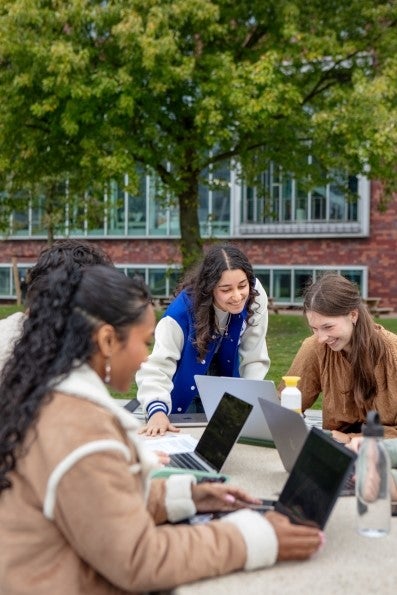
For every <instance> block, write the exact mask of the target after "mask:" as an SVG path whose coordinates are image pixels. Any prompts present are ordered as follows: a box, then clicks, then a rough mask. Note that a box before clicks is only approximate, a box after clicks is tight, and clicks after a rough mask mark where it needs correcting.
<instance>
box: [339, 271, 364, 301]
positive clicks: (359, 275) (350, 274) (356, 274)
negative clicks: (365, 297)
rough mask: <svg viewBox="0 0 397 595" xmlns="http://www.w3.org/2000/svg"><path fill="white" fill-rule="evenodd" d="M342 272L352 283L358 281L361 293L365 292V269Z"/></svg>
mask: <svg viewBox="0 0 397 595" xmlns="http://www.w3.org/2000/svg"><path fill="white" fill-rule="evenodd" d="M341 274H342V275H343V276H344V277H346V279H349V281H351V282H352V283H356V284H357V285H358V287H359V288H360V293H361V295H362V294H363V271H355V270H350V271H341Z"/></svg>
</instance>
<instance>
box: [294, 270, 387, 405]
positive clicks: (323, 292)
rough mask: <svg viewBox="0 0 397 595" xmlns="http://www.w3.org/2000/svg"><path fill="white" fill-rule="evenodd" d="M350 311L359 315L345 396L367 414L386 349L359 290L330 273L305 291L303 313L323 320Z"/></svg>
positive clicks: (344, 279) (374, 393)
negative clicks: (315, 313) (349, 380)
mask: <svg viewBox="0 0 397 595" xmlns="http://www.w3.org/2000/svg"><path fill="white" fill-rule="evenodd" d="M352 310H357V311H358V318H357V322H356V324H355V326H354V329H353V334H352V338H351V345H352V348H351V354H350V357H351V362H350V363H351V367H352V379H351V386H349V387H348V388H347V390H346V394H347V395H348V396H351V397H352V398H353V399H354V401H355V403H356V405H357V406H358V407H359V409H360V410H361V411H363V412H364V413H366V412H367V410H368V409H369V408H371V403H372V401H373V399H374V397H375V396H376V394H377V392H378V386H377V381H376V377H375V374H374V368H375V366H376V365H377V364H378V363H379V362H380V361H381V359H382V358H383V357H384V355H385V346H384V343H383V341H382V340H381V338H380V336H379V333H378V332H377V331H376V328H375V323H374V321H373V318H372V316H371V314H370V313H369V312H368V308H367V306H366V305H365V304H364V303H363V301H362V299H361V296H360V293H359V289H358V286H357V285H356V284H355V283H352V282H351V281H349V279H346V277H344V276H343V275H340V274H338V273H332V272H330V273H324V274H323V275H322V276H321V277H319V278H318V279H317V280H316V281H315V282H314V283H313V284H311V285H309V286H308V287H306V289H305V291H304V301H303V311H304V313H306V312H308V311H313V312H317V313H318V314H321V315H322V316H347V315H348V314H350V312H352Z"/></svg>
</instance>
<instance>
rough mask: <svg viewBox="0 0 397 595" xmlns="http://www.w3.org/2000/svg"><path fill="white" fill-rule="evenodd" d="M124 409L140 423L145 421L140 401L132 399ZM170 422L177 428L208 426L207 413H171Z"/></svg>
mask: <svg viewBox="0 0 397 595" xmlns="http://www.w3.org/2000/svg"><path fill="white" fill-rule="evenodd" d="M124 408H125V409H127V410H128V411H130V412H131V413H133V414H134V415H135V416H136V417H137V418H138V419H139V420H140V421H143V422H144V421H145V415H144V413H143V411H142V406H141V404H140V402H139V401H138V399H131V401H128V403H127V404H126V405H124ZM169 420H170V422H171V423H172V424H173V425H174V426H176V427H177V428H196V427H203V426H206V425H207V416H206V415H205V413H171V415H169Z"/></svg>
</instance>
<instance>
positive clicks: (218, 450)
mask: <svg viewBox="0 0 397 595" xmlns="http://www.w3.org/2000/svg"><path fill="white" fill-rule="evenodd" d="M251 410H252V405H251V404H250V403H246V402H245V401H242V400H241V399H238V398H237V397H234V396H233V395H231V394H230V393H224V395H223V397H222V399H221V400H220V401H219V404H218V406H217V408H216V409H215V411H214V414H213V416H212V417H211V420H210V421H209V423H208V425H207V427H206V429H205V432H204V433H203V435H202V437H201V438H200V440H199V442H198V444H197V446H196V449H195V452H196V453H197V454H199V455H200V456H201V457H203V458H204V459H205V460H206V461H207V462H208V463H209V464H210V465H211V466H212V467H213V468H214V469H217V470H218V471H219V470H220V469H221V467H222V465H223V464H224V462H225V459H226V457H227V456H228V454H229V452H230V451H231V449H232V447H233V444H234V443H235V442H236V440H237V438H238V437H239V434H240V432H241V429H242V427H243V426H244V423H245V421H246V419H247V417H248V416H249V414H250V412H251Z"/></svg>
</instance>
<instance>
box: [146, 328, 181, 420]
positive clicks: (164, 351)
mask: <svg viewBox="0 0 397 595" xmlns="http://www.w3.org/2000/svg"><path fill="white" fill-rule="evenodd" d="M183 345H184V336H183V331H182V329H181V327H180V326H179V324H178V323H177V322H176V321H175V320H174V319H173V318H171V317H170V316H166V317H165V318H162V319H161V320H160V321H159V322H158V324H157V326H156V329H155V333H154V346H153V351H152V353H151V354H150V355H149V357H148V359H147V360H146V362H143V364H142V365H141V367H140V369H139V370H138V372H137V373H136V375H135V380H136V383H137V386H138V392H137V399H138V401H139V402H140V403H141V405H142V409H143V411H144V412H145V413H147V414H148V415H149V416H150V415H152V414H153V413H155V412H156V411H164V413H166V414H167V415H168V414H169V413H170V412H171V391H172V389H173V386H174V385H173V382H172V379H173V377H174V374H175V371H176V367H177V363H178V361H179V360H180V358H181V352H182V349H183Z"/></svg>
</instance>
